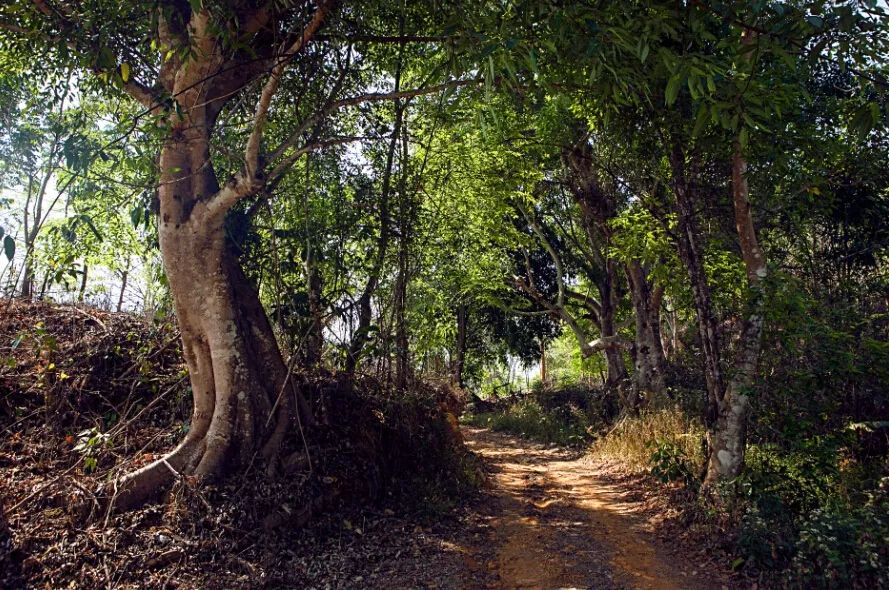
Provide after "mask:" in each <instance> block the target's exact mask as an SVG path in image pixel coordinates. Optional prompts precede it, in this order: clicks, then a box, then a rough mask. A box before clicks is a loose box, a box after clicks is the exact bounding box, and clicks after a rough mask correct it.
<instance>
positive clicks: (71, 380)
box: [0, 301, 480, 588]
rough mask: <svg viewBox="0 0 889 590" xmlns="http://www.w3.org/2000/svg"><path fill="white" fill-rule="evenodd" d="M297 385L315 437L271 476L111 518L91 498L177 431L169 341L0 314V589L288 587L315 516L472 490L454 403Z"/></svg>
mask: <svg viewBox="0 0 889 590" xmlns="http://www.w3.org/2000/svg"><path fill="white" fill-rule="evenodd" d="M293 378H294V379H295V380H296V381H297V382H298V384H299V387H300V388H301V389H302V391H303V392H304V394H305V395H306V397H307V398H308V399H310V400H311V403H312V405H313V408H314V410H315V413H316V415H317V417H318V422H319V424H318V425H317V426H315V427H314V428H311V429H306V430H305V431H302V432H294V433H293V434H292V436H291V437H290V440H289V442H288V444H289V445H290V449H291V453H290V456H289V460H288V461H287V469H286V473H285V474H283V476H278V477H274V478H269V477H266V476H265V475H264V474H263V473H259V472H257V470H253V471H252V472H249V473H247V474H246V476H244V477H238V478H235V479H233V480H230V481H224V482H221V483H219V484H217V485H212V486H206V485H201V486H198V485H195V483H196V482H194V481H192V480H190V479H189V478H183V479H181V480H180V481H179V482H178V483H177V484H176V485H175V486H174V488H173V490H172V491H171V492H170V493H169V494H168V495H167V496H165V497H164V498H162V499H161V501H160V502H156V503H151V504H148V505H146V506H145V507H143V508H142V509H139V510H135V511H131V512H127V513H124V514H114V513H111V512H109V511H108V510H107V508H106V505H107V501H106V500H107V498H103V497H102V495H101V494H99V493H98V490H101V489H103V485H104V484H105V483H106V482H107V481H109V480H110V479H111V478H112V476H113V475H115V474H117V473H120V472H121V470H125V469H132V468H134V467H137V466H139V465H140V464H144V463H145V462H147V461H150V460H152V459H154V458H155V457H156V456H157V454H158V453H162V452H164V451H166V450H168V449H169V448H170V447H171V446H173V445H174V444H175V443H176V442H177V441H178V440H179V439H180V438H181V437H182V435H183V434H184V432H186V431H187V428H188V419H189V416H190V410H191V401H190V391H189V385H188V379H187V374H186V372H185V367H184V364H183V363H182V361H181V357H180V353H179V349H178V336H177V332H176V329H175V327H174V326H173V325H172V324H170V323H164V322H149V321H147V320H145V319H144V318H139V317H134V316H131V315H127V314H113V313H107V312H102V311H98V310H94V309H88V308H76V307H70V306H56V305H52V304H47V303H33V304H31V303H22V302H17V301H0V428H2V437H0V498H2V509H3V518H2V519H0V572H2V574H0V587H23V586H24V587H40V588H43V587H45V586H46V587H69V585H70V587H84V588H88V587H98V586H100V585H105V584H107V583H109V582H110V581H113V582H115V583H118V584H124V585H126V586H127V587H146V588H147V587H152V588H154V587H160V586H161V585H162V584H168V586H169V587H175V586H177V585H178V586H180V587H195V586H205V585H208V584H209V585H211V586H212V584H217V585H218V584H221V585H222V586H220V587H235V586H239V585H240V586H243V587H255V586H258V585H261V584H271V585H272V586H274V584H275V583H276V582H275V580H276V579H278V578H276V576H279V577H280V576H290V579H289V582H288V583H294V580H295V579H298V578H299V576H298V575H297V577H296V578H293V575H294V574H293V572H292V571H291V572H290V573H287V572H288V569H290V568H288V567H285V566H282V565H281V563H280V560H281V559H284V558H285V556H288V555H289V556H290V558H291V559H296V560H300V559H303V560H304V559H305V558H306V556H305V555H294V550H293V548H294V547H300V544H299V542H298V540H295V538H294V536H299V535H301V534H303V533H302V532H301V528H302V527H303V525H305V524H306V523H307V522H308V521H309V520H310V519H311V518H313V517H315V516H317V515H318V514H320V513H322V512H331V511H334V510H337V509H339V508H341V507H344V506H354V505H355V504H357V503H361V502H366V501H368V500H374V501H379V502H384V503H386V502H388V503H389V504H391V505H392V506H394V507H397V505H398V504H399V502H402V501H403V500H405V499H411V500H412V502H413V507H420V506H421V505H423V504H427V505H429V504H432V505H438V504H441V503H442V502H447V501H450V500H452V499H453V498H456V497H458V495H459V493H460V492H461V491H463V490H465V489H467V487H469V486H471V485H473V484H474V483H476V478H478V477H479V475H478V474H479V473H480V472H479V471H478V468H477V466H476V464H475V461H474V458H473V457H472V456H471V455H470V454H469V453H468V451H466V450H465V448H464V447H463V445H462V440H461V439H460V435H459V430H458V429H457V428H456V421H455V419H454V417H453V416H454V414H456V413H459V399H458V397H457V396H456V395H455V394H454V392H451V391H448V390H442V389H437V388H432V387H425V386H420V387H417V388H416V389H415V390H414V391H411V392H407V393H405V392H395V391H393V390H391V388H388V387H386V386H384V385H382V384H380V383H378V382H376V381H374V380H371V379H367V378H360V377H359V378H349V377H347V376H344V375H335V374H312V375H309V374H295V375H294V376H293ZM285 547H286V548H289V549H288V550H287V551H284V548H285ZM297 553H298V551H297Z"/></svg>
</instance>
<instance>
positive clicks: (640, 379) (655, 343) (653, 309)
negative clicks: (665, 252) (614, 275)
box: [626, 260, 665, 403]
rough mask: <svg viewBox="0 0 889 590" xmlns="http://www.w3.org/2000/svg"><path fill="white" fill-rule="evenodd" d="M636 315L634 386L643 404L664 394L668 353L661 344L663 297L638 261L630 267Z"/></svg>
mask: <svg viewBox="0 0 889 590" xmlns="http://www.w3.org/2000/svg"><path fill="white" fill-rule="evenodd" d="M626 269H627V278H628V280H629V283H630V290H631V292H632V296H633V310H634V311H635V316H636V342H635V347H634V349H635V358H634V365H635V372H634V373H633V385H634V387H635V388H636V391H637V395H639V396H640V400H639V401H640V403H645V402H646V401H648V399H649V398H650V397H651V396H661V395H663V394H664V391H665V385H664V350H663V348H662V344H661V327H660V326H661V320H660V294H661V291H660V290H657V289H655V288H654V287H653V285H652V284H651V281H650V280H649V278H648V273H647V272H646V271H645V269H644V268H643V267H642V264H641V263H640V262H639V261H638V260H633V261H631V262H629V263H627V265H626Z"/></svg>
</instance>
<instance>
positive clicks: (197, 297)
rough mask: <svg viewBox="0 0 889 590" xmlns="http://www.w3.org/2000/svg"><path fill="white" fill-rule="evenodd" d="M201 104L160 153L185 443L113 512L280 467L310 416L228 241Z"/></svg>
mask: <svg viewBox="0 0 889 590" xmlns="http://www.w3.org/2000/svg"><path fill="white" fill-rule="evenodd" d="M199 110H200V107H197V108H195V109H193V111H192V113H191V115H190V116H189V120H188V121H187V122H186V121H183V124H182V125H181V127H180V129H178V130H176V131H174V133H173V137H172V138H171V139H170V140H169V141H168V142H167V144H166V145H165V146H164V147H163V149H162V152H161V156H160V168H161V174H162V177H161V182H160V187H159V191H158V192H159V199H160V220H159V238H160V247H161V253H162V256H163V262H164V268H165V270H166V275H167V278H168V281H169V285H170V292H171V294H172V296H173V305H174V309H175V312H176V317H177V320H178V323H179V329H180V332H181V337H182V351H183V356H184V357H185V361H186V364H187V366H188V371H189V377H190V380H191V386H192V395H193V401H194V409H193V413H192V417H191V424H190V428H189V431H188V434H187V435H186V437H185V439H184V440H183V441H182V442H181V443H180V444H179V445H178V446H177V447H176V448H175V449H174V450H173V451H171V452H170V453H169V454H167V455H166V456H164V457H162V458H160V459H158V460H156V461H154V462H152V463H150V464H148V465H146V466H144V467H142V468H140V469H138V470H136V471H134V472H132V473H130V474H127V475H125V476H124V477H122V478H121V479H119V480H117V481H116V482H114V484H113V485H112V489H111V490H109V492H110V493H111V494H112V503H113V504H114V505H115V507H117V508H120V509H125V508H128V507H132V506H135V505H137V504H139V503H140V502H142V501H144V500H145V499H147V498H148V497H150V496H152V495H154V494H156V493H157V492H159V491H160V490H161V489H163V487H164V486H166V485H168V484H170V483H171V482H173V481H174V480H176V479H178V478H180V477H182V476H185V475H193V476H198V477H202V478H214V477H217V476H221V475H224V474H226V473H228V472H231V471H234V470H238V469H244V468H246V466H248V465H255V466H261V467H262V468H263V469H265V470H267V471H273V470H274V469H275V467H276V459H277V453H278V450H279V448H280V446H281V442H282V441H283V439H284V436H285V434H286V433H287V432H288V431H289V430H290V429H291V428H295V427H296V426H297V421H298V420H300V419H302V420H303V423H304V424H305V423H306V422H310V421H311V420H312V415H311V412H310V411H309V408H308V406H307V404H306V402H305V401H304V400H303V398H302V396H301V395H300V393H299V391H298V390H297V389H296V387H295V386H294V385H293V384H292V381H290V380H289V378H288V377H289V375H288V369H287V367H286V366H285V363H284V361H283V358H282V356H281V352H280V350H279V348H278V343H277V341H276V340H275V337H274V333H273V332H272V328H271V325H270V324H269V322H268V319H267V317H266V314H265V311H264V309H263V307H262V305H261V303H260V301H259V297H258V294H257V291H256V289H255V287H254V286H253V285H252V284H251V283H250V282H249V281H248V279H247V277H246V276H245V275H244V273H243V271H242V270H241V268H240V266H239V264H238V261H237V259H236V257H235V256H234V254H233V253H232V252H231V249H230V248H229V247H228V246H227V244H226V237H225V236H226V234H225V231H224V227H223V224H224V219H225V215H224V211H223V212H222V213H221V214H220V213H219V212H214V211H212V210H211V208H210V207H208V202H209V197H211V196H212V195H214V194H215V193H216V192H217V191H218V186H217V182H216V178H215V175H214V173H213V170H212V166H211V165H210V163H209V162H210V160H209V151H208V145H209V133H208V130H207V127H208V125H209V120H208V119H207V118H202V117H201V116H200V113H196V112H195V111H199Z"/></svg>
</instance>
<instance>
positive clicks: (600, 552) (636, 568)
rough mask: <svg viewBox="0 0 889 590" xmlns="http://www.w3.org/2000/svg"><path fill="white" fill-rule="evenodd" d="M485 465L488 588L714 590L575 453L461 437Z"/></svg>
mask: <svg viewBox="0 0 889 590" xmlns="http://www.w3.org/2000/svg"><path fill="white" fill-rule="evenodd" d="M464 434H465V437H466V440H467V444H469V446H470V447H471V448H472V449H473V450H474V451H475V452H477V453H479V454H480V455H481V456H483V457H484V458H485V459H486V460H487V462H488V465H489V469H490V472H491V486H490V489H489V490H488V498H489V503H490V507H491V515H490V517H491V529H490V530H491V534H490V535H489V537H490V538H489V545H488V548H487V553H488V558H489V561H488V563H487V566H488V569H493V570H494V571H495V572H496V576H495V580H494V581H493V583H490V582H489V583H490V584H492V585H489V586H484V585H478V586H472V585H469V586H466V587H479V588H481V587H494V588H646V589H647V588H650V589H656V590H660V589H674V588H701V589H703V588H720V587H721V583H720V582H719V581H717V580H715V579H703V576H702V575H701V574H702V573H703V572H698V571H697V568H696V567H694V565H693V564H690V563H687V562H685V561H683V560H682V559H681V557H680V556H677V555H671V554H670V553H668V552H667V550H666V549H665V548H664V547H662V546H660V545H659V544H658V543H657V541H656V540H655V539H654V538H653V536H652V535H651V534H650V533H649V532H648V531H646V530H645V529H644V527H643V523H642V521H641V519H640V518H639V516H638V515H637V514H636V506H635V504H634V503H633V502H632V501H631V500H629V499H628V498H625V497H624V495H625V494H626V490H623V489H621V488H619V487H617V486H615V485H613V484H611V483H609V482H606V481H604V480H602V479H601V478H599V477H598V476H597V475H596V474H595V472H594V470H593V469H592V465H591V464H590V463H589V462H588V461H587V460H586V459H584V458H583V457H582V454H581V453H578V452H576V451H569V450H564V449H559V448H553V447H548V446H545V445H540V444H535V443H531V442H528V441H525V440H521V439H517V438H515V437H511V436H507V435H503V434H499V433H492V432H490V431H487V430H484V429H477V428H468V429H466V430H465V431H464Z"/></svg>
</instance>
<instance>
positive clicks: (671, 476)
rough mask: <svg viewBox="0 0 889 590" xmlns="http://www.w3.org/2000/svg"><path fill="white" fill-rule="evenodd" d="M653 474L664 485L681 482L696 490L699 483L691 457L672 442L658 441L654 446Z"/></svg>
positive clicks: (652, 458) (652, 454)
mask: <svg viewBox="0 0 889 590" xmlns="http://www.w3.org/2000/svg"><path fill="white" fill-rule="evenodd" d="M652 447H653V450H652V453H651V458H650V459H649V460H650V462H651V474H652V475H653V476H655V477H656V478H657V479H659V480H660V481H661V482H663V483H669V482H674V481H675V482H680V483H682V484H684V485H685V486H686V487H689V488H695V487H697V484H698V483H699V480H698V475H697V474H696V473H695V472H694V466H693V465H692V461H691V459H690V457H689V456H688V455H687V454H686V453H685V450H683V449H682V447H680V446H679V445H677V444H676V443H674V442H672V441H670V440H658V441H656V442H655V443H654V445H652Z"/></svg>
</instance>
